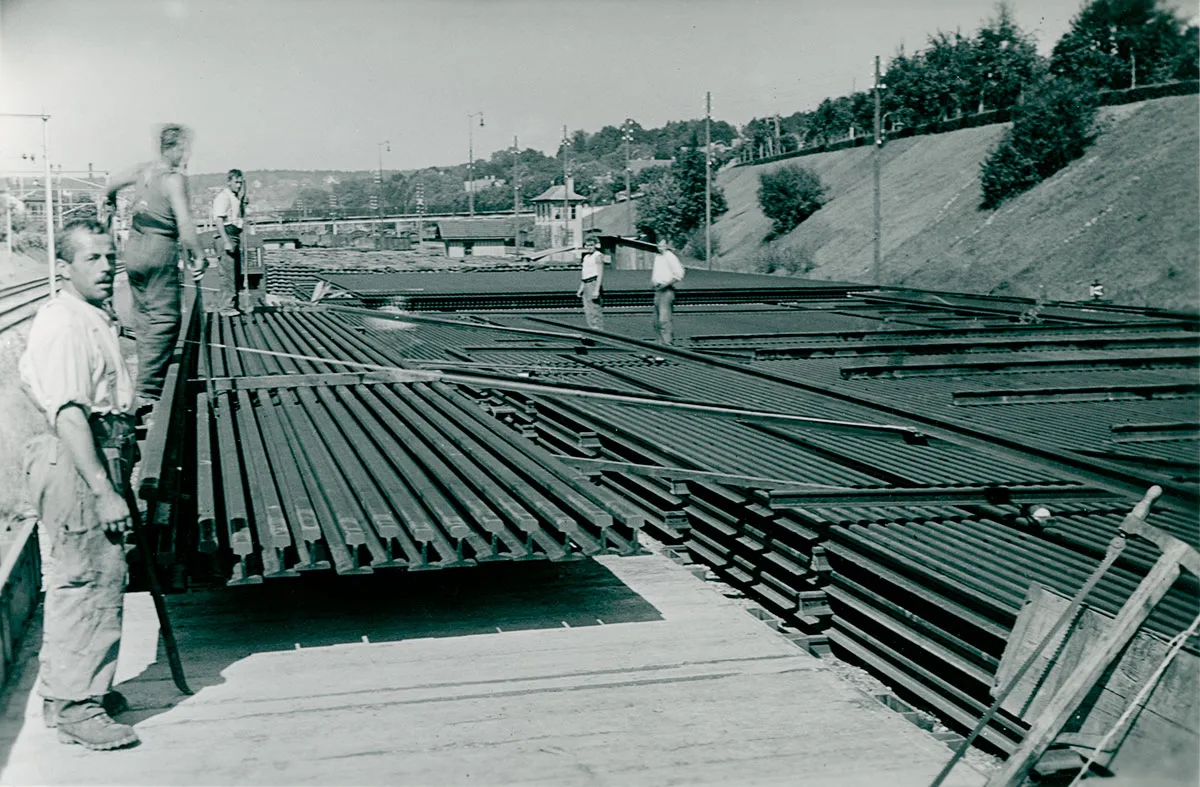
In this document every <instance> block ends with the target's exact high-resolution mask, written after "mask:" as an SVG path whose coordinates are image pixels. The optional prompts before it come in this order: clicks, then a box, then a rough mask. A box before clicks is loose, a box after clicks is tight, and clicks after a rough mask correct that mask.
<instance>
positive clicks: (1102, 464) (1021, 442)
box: [529, 317, 1200, 513]
mask: <svg viewBox="0 0 1200 787" xmlns="http://www.w3.org/2000/svg"><path fill="white" fill-rule="evenodd" d="M529 319H530V320H533V321H535V322H541V323H545V324H547V325H555V326H561V325H562V324H561V323H559V322H557V321H555V320H548V319H546V318H542V317H530V318H529ZM578 330H579V331H580V332H583V333H589V334H591V335H593V336H603V338H604V339H606V340H607V341H608V342H610V343H612V344H617V345H625V346H629V347H637V348H639V349H642V350H646V349H652V350H654V351H655V352H657V353H660V354H662V355H665V356H673V357H676V358H685V359H689V360H693V361H697V362H699V363H702V364H707V365H709V366H712V367H716V368H723V369H727V370H732V371H738V372H742V373H744V374H747V375H749V376H752V377H758V378H760V379H764V380H771V381H773V382H777V383H782V384H784V385H787V386H791V387H794V388H798V389H800V390H804V391H808V392H811V393H816V394H821V395H823V396H827V397H830V398H832V399H836V400H839V401H843V402H848V403H852V404H856V405H859V406H862V407H866V408H869V409H872V410H875V411H877V412H880V413H884V414H886V415H888V416H891V417H898V418H901V419H904V420H908V421H912V422H915V423H917V424H919V425H920V426H921V427H922V428H924V429H925V430H927V433H928V435H929V436H930V437H934V438H937V439H940V440H945V441H946V442H949V443H957V444H959V445H963V446H967V447H974V448H977V449H983V450H985V451H986V452H988V453H992V454H997V455H1000V456H1003V457H1005V458H1007V459H1009V460H1011V461H1015V462H1018V463H1020V464H1022V465H1030V464H1037V465H1042V466H1047V467H1050V468H1052V469H1054V470H1055V471H1057V472H1059V473H1062V474H1064V475H1065V476H1066V477H1067V478H1070V479H1071V480H1074V481H1077V482H1079V483H1081V484H1083V485H1085V486H1091V485H1097V486H1101V487H1103V488H1106V489H1109V490H1110V491H1113V492H1116V493H1119V494H1124V495H1128V496H1131V497H1132V496H1136V495H1139V494H1141V492H1142V491H1143V490H1145V489H1146V488H1147V487H1148V486H1150V485H1154V484H1157V485H1159V486H1161V487H1162V488H1163V490H1164V494H1163V496H1162V497H1161V498H1160V499H1159V503H1158V505H1159V506H1160V507H1166V508H1171V509H1174V510H1177V511H1181V512H1183V513H1194V512H1195V511H1196V510H1197V508H1198V507H1200V491H1197V489H1196V488H1195V487H1194V485H1191V484H1182V483H1178V482H1174V481H1171V480H1166V479H1160V478H1158V477H1154V478H1147V477H1146V476H1145V475H1143V474H1141V473H1139V472H1137V471H1136V470H1131V469H1129V468H1127V467H1125V466H1123V465H1119V464H1116V463H1113V462H1109V461H1106V460H1104V459H1100V458H1097V457H1084V456H1081V455H1078V454H1076V453H1074V452H1070V451H1063V450H1061V449H1059V448H1058V446H1055V445H1052V444H1049V443H1046V442H1044V441H1042V440H1040V439H1038V438H1037V437H1035V436H1032V435H1020V436H1012V435H1009V434H1006V433H1003V432H999V431H997V430H994V429H989V428H987V427H981V426H979V425H978V424H975V423H971V422H970V421H967V420H964V419H962V418H960V417H957V416H947V415H944V414H943V415H931V414H926V413H921V412H916V411H914V410H912V409H908V408H902V407H899V406H897V405H895V404H894V403H892V402H889V401H888V400H886V399H885V398H883V397H880V396H878V395H873V394H866V393H862V392H854V393H851V392H849V391H847V390H844V389H842V388H839V387H835V386H830V385H823V384H820V383H814V382H811V381H806V380H798V379H795V378H793V377H789V376H786V375H781V374H777V373H774V372H767V371H764V370H762V369H758V368H752V367H748V366H745V365H743V364H738V363H734V362H732V361H726V360H723V359H720V358H714V357H712V356H708V355H704V354H703V353H700V352H695V351H692V350H685V349H681V348H678V347H665V346H663V345H661V344H658V343H655V342H650V341H647V340H643V339H635V338H631V337H627V336H619V337H618V336H613V335H610V334H603V333H602V332H599V331H593V330H592V329H590V328H578Z"/></svg>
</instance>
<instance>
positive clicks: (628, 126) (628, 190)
mask: <svg viewBox="0 0 1200 787" xmlns="http://www.w3.org/2000/svg"><path fill="white" fill-rule="evenodd" d="M621 138H622V139H623V140H625V207H627V208H628V209H629V210H628V211H627V212H628V213H629V237H631V238H632V237H633V187H632V186H630V185H629V178H630V175H631V174H632V170H633V167H632V165H631V164H630V160H629V157H630V150H629V148H630V145H631V144H632V143H633V118H625V133H624V134H622V135H621Z"/></svg>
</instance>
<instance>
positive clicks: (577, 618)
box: [119, 560, 662, 724]
mask: <svg viewBox="0 0 1200 787" xmlns="http://www.w3.org/2000/svg"><path fill="white" fill-rule="evenodd" d="M167 604H168V607H169V609H170V615H171V622H172V625H173V626H174V628H175V637H176V640H177V641H178V643H179V648H180V651H181V654H182V658H183V664H184V670H185V672H186V673H187V679H188V683H189V685H190V687H191V689H192V690H193V691H194V692H199V691H201V690H202V689H203V688H205V687H207V686H213V685H217V684H219V683H221V682H223V680H224V679H223V678H222V676H221V675H222V672H223V671H224V670H225V669H226V668H227V667H228V666H229V665H231V664H233V663H234V662H236V661H238V660H240V659H243V658H246V657H248V656H251V655H253V654H255V653H265V652H270V651H280V650H295V649H297V648H313V647H323V646H329V645H341V644H355V643H362V642H364V641H366V642H370V643H381V642H397V641H401V640H409V639H423V638H429V637H461V636H468V635H477V634H493V635H497V636H500V635H503V634H504V633H505V632H511V631H520V630H526V629H545V628H563V627H564V626H566V627H581V626H599V625H605V624H612V623H633V622H643V621H656V620H661V619H662V616H661V615H660V614H659V612H658V610H656V609H655V608H654V607H653V606H652V605H651V604H649V603H648V602H647V601H646V600H645V599H643V598H642V597H641V596H639V595H638V594H636V593H634V592H633V591H632V590H630V589H629V588H628V587H627V586H626V585H624V584H623V583H622V582H621V581H620V580H619V579H618V578H617V577H616V576H615V575H614V574H613V573H612V572H611V571H609V570H608V569H607V568H605V567H604V566H602V565H600V564H599V563H597V562H595V561H592V560H582V561H578V562H571V563H524V564H512V563H496V564H490V565H483V566H477V567H473V568H470V569H461V570H446V571H428V572H382V571H381V572H380V573H378V574H374V575H369V576H351V577H339V576H336V575H332V574H325V573H322V574H318V575H308V576H302V577H299V578H296V579H279V580H268V581H267V582H266V583H264V584H262V585H255V586H248V587H238V588H219V589H211V590H200V591H191V592H187V593H182V594H176V595H171V596H168V597H167ZM158 639H159V643H158V654H157V658H156V659H155V660H154V663H153V664H150V665H149V666H148V667H147V668H146V669H145V670H143V671H142V672H141V674H139V675H137V677H135V678H133V679H131V680H127V681H126V682H124V683H122V684H121V685H120V687H119V688H120V690H121V691H122V692H124V693H125V695H126V696H127V697H128V699H129V701H130V704H131V706H132V708H133V710H131V711H130V712H129V713H127V714H125V715H123V716H122V717H121V721H123V722H125V723H129V724H134V723H137V722H140V721H142V720H144V719H147V718H150V717H152V716H155V715H157V714H159V713H163V712H165V711H168V710H170V709H171V708H173V707H174V706H175V705H177V704H178V703H179V702H182V701H183V700H185V699H186V697H185V696H183V695H181V694H180V693H179V692H178V691H177V690H176V689H175V686H174V684H173V683H172V681H171V676H170V672H169V670H168V667H167V659H166V654H165V652H164V651H163V648H162V643H161V638H158Z"/></svg>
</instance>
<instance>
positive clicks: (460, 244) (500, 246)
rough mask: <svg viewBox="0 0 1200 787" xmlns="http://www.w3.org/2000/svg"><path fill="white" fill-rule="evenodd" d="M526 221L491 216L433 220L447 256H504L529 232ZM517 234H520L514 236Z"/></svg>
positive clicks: (512, 250)
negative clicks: (485, 217) (492, 217)
mask: <svg viewBox="0 0 1200 787" xmlns="http://www.w3.org/2000/svg"><path fill="white" fill-rule="evenodd" d="M527 225H528V221H527V220H525V219H522V220H521V221H519V222H514V221H513V218H512V217H511V216H508V217H505V218H494V219H445V220H443V221H439V222H438V223H437V229H438V240H440V241H441V242H442V243H443V245H444V246H445V248H446V256H447V257H505V256H512V255H515V254H516V253H517V250H518V248H519V246H521V245H525V240H526V238H528V235H529V228H528V226H527ZM518 236H520V237H518Z"/></svg>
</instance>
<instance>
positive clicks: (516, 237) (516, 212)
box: [512, 134, 521, 259]
mask: <svg viewBox="0 0 1200 787" xmlns="http://www.w3.org/2000/svg"><path fill="white" fill-rule="evenodd" d="M520 154H521V148H520V146H519V145H518V144H517V137H516V135H515V134H514V135H513V168H512V182H513V256H514V257H516V258H517V259H520V258H521V184H520V182H519V181H518V180H517V159H518V157H519V156H520Z"/></svg>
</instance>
